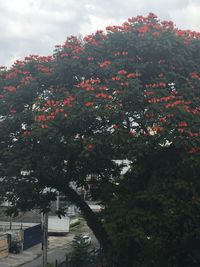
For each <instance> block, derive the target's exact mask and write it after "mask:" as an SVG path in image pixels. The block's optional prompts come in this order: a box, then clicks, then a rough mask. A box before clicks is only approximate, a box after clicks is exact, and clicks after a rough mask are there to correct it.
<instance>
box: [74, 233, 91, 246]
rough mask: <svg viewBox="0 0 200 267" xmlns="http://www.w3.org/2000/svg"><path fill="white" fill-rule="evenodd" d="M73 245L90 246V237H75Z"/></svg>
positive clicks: (84, 235) (83, 235)
mask: <svg viewBox="0 0 200 267" xmlns="http://www.w3.org/2000/svg"><path fill="white" fill-rule="evenodd" d="M73 243H74V244H82V245H83V244H87V245H90V244H91V237H90V236H89V235H87V234H82V235H79V236H75V238H74V240H73Z"/></svg>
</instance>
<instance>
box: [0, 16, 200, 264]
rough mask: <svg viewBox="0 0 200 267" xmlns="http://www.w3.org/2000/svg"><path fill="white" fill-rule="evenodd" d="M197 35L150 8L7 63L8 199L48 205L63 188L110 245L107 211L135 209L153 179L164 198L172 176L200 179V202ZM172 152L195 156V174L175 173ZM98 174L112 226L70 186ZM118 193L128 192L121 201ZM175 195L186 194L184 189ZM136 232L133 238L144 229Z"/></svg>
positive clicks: (3, 88)
mask: <svg viewBox="0 0 200 267" xmlns="http://www.w3.org/2000/svg"><path fill="white" fill-rule="evenodd" d="M199 38H200V34H199V33H196V32H191V31H182V30H178V29H176V28H175V27H174V25H173V23H172V22H165V21H160V20H158V18H157V17H156V16H155V15H154V14H149V16H148V17H141V16H139V17H137V18H132V19H129V20H128V22H125V23H124V24H122V25H121V26H109V27H107V29H106V32H104V31H97V32H96V33H95V34H92V35H90V36H86V37H85V38H84V39H81V40H79V39H78V38H76V37H74V36H71V37H69V38H67V40H66V42H65V43H64V44H63V45H61V46H57V47H56V49H55V51H54V54H53V56H52V57H39V56H29V57H27V58H25V60H24V61H17V62H16V63H15V64H14V65H13V66H12V67H11V68H9V69H4V68H3V69H2V70H1V74H0V110H1V135H2V138H1V151H2V153H1V162H2V163H1V176H2V177H3V186H2V187H1V188H3V190H4V192H5V191H6V192H8V193H7V194H6V197H7V198H8V199H9V200H12V202H13V203H17V202H18V204H19V203H20V205H21V206H23V207H26V205H27V203H29V206H30V207H31V206H32V205H33V204H34V203H36V201H37V200H39V201H38V202H39V203H41V202H42V203H44V206H45V205H46V200H48V199H49V198H51V197H53V193H46V194H45V195H44V194H43V193H44V191H45V188H47V187H48V188H49V190H50V191H52V190H55V189H56V190H58V191H61V192H63V193H64V194H65V195H66V196H68V198H69V199H70V200H71V201H73V202H74V203H75V204H76V205H77V206H79V207H80V209H81V210H82V212H83V213H84V215H85V217H86V220H87V222H88V225H89V226H90V227H91V229H92V230H93V232H94V234H95V235H96V237H97V238H98V239H99V241H100V243H101V245H102V247H103V248H104V250H105V251H110V250H111V247H112V246H111V244H112V242H113V241H114V243H115V244H116V240H115V238H112V234H113V232H112V231H110V229H111V230H112V229H115V228H114V227H113V228H112V227H111V228H110V227H109V223H107V222H108V218H109V221H110V223H111V225H112V222H113V220H112V216H111V214H110V213H109V209H111V210H113V203H114V207H116V209H114V210H113V214H114V213H116V216H121V213H120V212H118V208H117V206H116V205H115V203H118V204H117V205H119V203H123V200H126V199H129V198H128V196H129V197H130V199H129V200H128V203H130V206H129V205H122V206H123V209H124V210H126V208H127V209H128V210H129V209H130V211H131V210H132V209H133V206H134V205H135V202H138V201H139V200H138V199H137V197H135V193H134V192H135V191H136V195H137V190H143V191H142V192H143V193H144V192H145V191H146V190H147V189H149V187H148V185H149V182H148V181H151V183H150V184H153V185H155V187H156V186H157V185H160V187H156V188H159V190H158V191H156V190H155V196H157V195H158V194H162V190H161V188H162V186H164V184H165V182H166V181H167V179H169V180H170V182H169V184H171V183H173V181H174V180H173V179H174V178H175V177H176V178H177V179H178V178H179V179H181V178H182V180H181V181H184V182H185V183H189V184H192V185H193V186H194V189H195V194H194V195H192V196H191V203H193V201H194V199H195V201H196V203H198V201H197V199H198V186H197V184H198V177H197V176H198V175H197V171H196V170H197V167H196V166H199V165H198V164H199V158H198V154H199V149H200V145H199V125H200V122H199V97H200V93H199V85H200V73H199V66H200V57H199V53H200V52H199V51H200V50H199V48H200V41H199ZM168 151H174V152H173V153H177V155H178V157H180V159H181V160H180V162H187V166H190V168H188V170H190V171H187V174H188V175H185V173H184V171H183V168H184V165H183V164H182V165H181V164H180V168H181V170H180V172H177V173H178V174H177V173H175V172H174V171H172V169H173V168H172V169H170V170H171V172H167V170H168V166H169V164H170V166H171V164H172V165H173V162H172V161H171V154H170V153H169V152H168ZM151 155H152V156H151ZM151 158H154V159H155V160H157V159H159V158H163V159H164V160H163V161H165V162H166V164H160V166H161V171H159V170H158V171H157V169H158V166H156V165H153V167H152V165H151V164H150V163H149V161H150V160H151ZM124 159H128V160H129V161H130V162H131V170H130V173H129V176H128V178H126V177H124V176H123V175H121V174H120V167H122V165H123V164H120V165H121V166H119V164H117V163H116V162H115V160H124ZM185 164H186V163H185ZM175 166H176V165H175ZM177 166H178V165H177ZM150 168H153V169H152V173H153V174H151V172H150ZM174 170H175V168H174ZM136 177H137V179H136ZM152 177H153V178H152ZM135 179H136V180H137V181H138V182H137V183H139V185H138V187H137V186H136V185H135V182H134V181H135ZM91 180H93V181H95V184H97V185H98V187H99V188H100V189H101V190H100V191H102V196H101V197H102V199H103V200H104V204H105V207H106V209H105V214H106V217H105V218H106V220H105V222H104V223H103V221H101V220H99V218H97V216H96V215H95V214H94V213H93V212H92V211H91V210H90V208H89V207H88V205H87V204H86V202H85V201H84V200H83V199H82V198H81V197H80V196H79V195H78V194H77V192H76V190H74V189H73V188H72V186H71V185H72V182H73V183H76V184H77V186H78V185H86V184H88V183H90V181H91ZM167 184H168V183H167ZM124 185H126V186H128V187H127V188H129V189H130V188H133V191H131V190H130V191H129V193H130V195H128V194H127V193H128V192H127V191H126V190H125V191H123V190H121V189H120V188H122V189H123V188H124ZM116 186H117V188H116ZM116 190H121V191H120V197H119V199H120V201H119V202H117V201H115V199H116V197H117V195H116ZM166 190H167V191H170V190H171V189H170V186H169V187H166ZM190 190H191V189H190ZM105 192H106V194H105ZM121 192H122V193H121ZM139 192H140V191H139ZM152 192H153V191H152ZM25 193H26V194H25ZM41 193H42V194H41ZM142 196H143V195H142ZM40 198H42V199H45V201H42V200H41V199H40ZM174 198H175V199H177V198H179V195H178V191H176V190H175V191H174ZM131 199H133V201H132V204H131ZM186 201H188V199H186ZM39 203H37V204H39ZM124 203H125V202H124ZM197 210H198V209H197ZM107 211H108V213H106V212H107ZM126 214H131V213H127V211H126ZM134 216H135V215H134ZM134 216H133V218H134ZM138 216H139V215H138ZM156 218H157V220H159V216H158V217H156ZM140 219H141V220H142V218H140ZM139 221H140V220H139ZM114 222H115V221H114ZM114 222H113V223H114ZM140 223H141V225H142V223H144V222H141V221H140ZM104 226H106V227H104ZM113 226H114V224H113ZM121 227H122V228H120V229H123V227H127V226H126V225H125V226H124V225H123V224H122V225H121ZM129 229H130V228H129ZM135 229H136V228H135ZM131 237H132V240H133V243H135V242H136V240H135V239H136V237H137V236H135V235H134V234H133V235H132V236H131ZM147 237H148V235H146V238H147ZM144 238H145V234H144ZM133 243H132V242H130V244H129V245H128V246H129V248H130V255H131V254H132V255H134V253H133V252H132V247H133ZM127 244H128V243H126V245H127ZM136 251H137V249H136V250H135V251H134V252H135V253H136ZM124 254H125V255H126V252H124ZM130 262H131V260H130ZM116 264H117V263H116ZM130 264H132V263H130ZM127 266H128V265H127ZM130 266H131V265H130Z"/></svg>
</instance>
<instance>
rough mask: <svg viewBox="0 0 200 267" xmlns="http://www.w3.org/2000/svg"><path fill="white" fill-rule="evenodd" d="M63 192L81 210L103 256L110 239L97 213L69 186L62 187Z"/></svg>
mask: <svg viewBox="0 0 200 267" xmlns="http://www.w3.org/2000/svg"><path fill="white" fill-rule="evenodd" d="M62 191H63V193H64V194H65V195H66V196H67V197H69V199H70V201H72V202H73V203H74V204H75V205H76V206H77V207H79V208H80V209H81V211H82V212H83V214H84V216H85V219H86V221H87V224H88V226H89V227H90V229H91V230H92V231H93V233H94V235H95V237H96V238H97V240H98V241H99V243H100V245H101V247H102V249H103V251H104V253H105V256H106V255H108V251H109V248H112V244H111V241H110V239H109V237H108V234H107V233H106V231H105V229H104V228H103V225H102V222H101V221H100V220H99V218H98V217H97V215H96V214H95V213H94V212H93V211H92V210H91V208H90V207H89V206H88V204H87V203H86V202H85V201H84V200H83V199H82V198H81V197H80V196H79V194H78V193H77V192H76V191H75V190H74V189H73V188H71V187H70V186H67V187H65V188H64V189H62Z"/></svg>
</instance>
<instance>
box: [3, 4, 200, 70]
mask: <svg viewBox="0 0 200 267" xmlns="http://www.w3.org/2000/svg"><path fill="white" fill-rule="evenodd" d="M149 12H153V13H155V14H157V15H158V16H159V17H160V18H161V19H164V20H173V21H174V23H175V24H176V26H177V27H179V28H182V29H191V30H196V31H199V30H200V15H199V14H200V0H152V1H150V0H90V1H89V0H79V1H78V0H0V44H1V45H0V65H6V66H10V65H11V64H12V63H13V62H14V61H15V60H17V59H23V57H25V56H27V55H29V54H39V55H49V54H52V52H53V49H54V46H55V45H56V44H62V43H63V42H64V41H65V39H66V37H67V36H69V35H85V34H88V33H92V32H95V31H96V30H99V29H104V28H105V27H106V26H108V25H112V24H120V23H122V22H124V21H125V20H127V18H129V17H134V16H137V15H147V14H148V13H149Z"/></svg>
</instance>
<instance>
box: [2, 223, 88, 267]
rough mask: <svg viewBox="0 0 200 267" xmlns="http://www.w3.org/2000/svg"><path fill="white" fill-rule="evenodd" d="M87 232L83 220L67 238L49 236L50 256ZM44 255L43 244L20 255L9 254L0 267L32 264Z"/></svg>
mask: <svg viewBox="0 0 200 267" xmlns="http://www.w3.org/2000/svg"><path fill="white" fill-rule="evenodd" d="M85 231H90V230H89V228H88V226H87V225H86V223H85V222H84V221H83V220H81V223H80V225H78V226H76V227H74V228H73V229H72V230H71V231H70V232H69V233H68V234H67V235H66V236H49V237H48V241H49V247H48V254H49V253H51V252H53V251H56V250H57V249H59V248H60V249H61V248H65V247H69V246H70V244H71V242H72V240H73V238H74V236H75V235H76V234H80V233H82V232H85ZM41 255H42V251H41V244H39V245H36V246H34V247H32V248H29V249H27V250H25V251H23V252H21V253H19V254H12V253H9V256H8V257H7V258H5V259H2V260H0V267H18V266H21V265H23V264H25V263H28V262H32V261H33V260H34V259H36V258H38V257H40V256H41Z"/></svg>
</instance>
